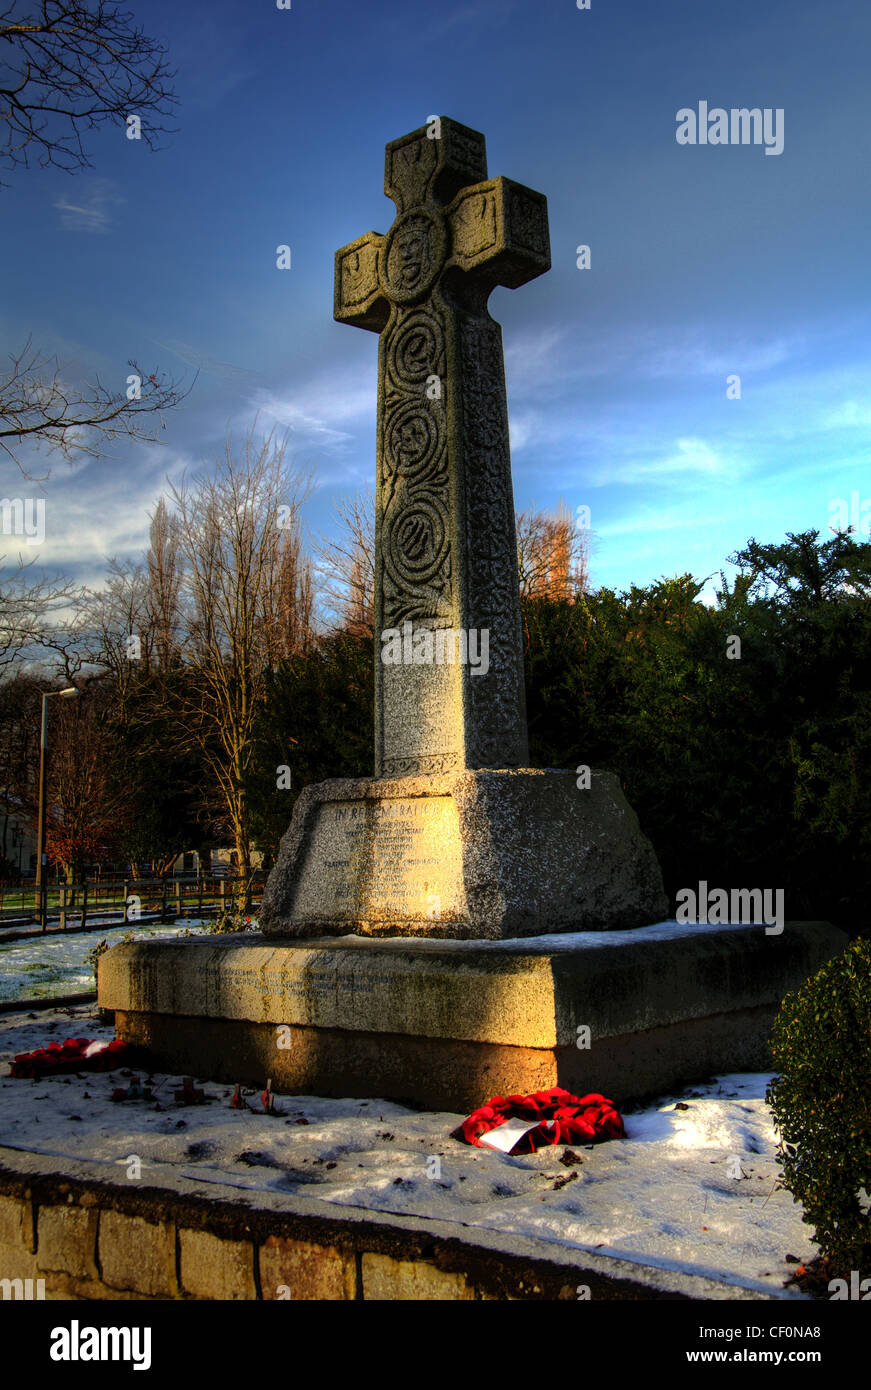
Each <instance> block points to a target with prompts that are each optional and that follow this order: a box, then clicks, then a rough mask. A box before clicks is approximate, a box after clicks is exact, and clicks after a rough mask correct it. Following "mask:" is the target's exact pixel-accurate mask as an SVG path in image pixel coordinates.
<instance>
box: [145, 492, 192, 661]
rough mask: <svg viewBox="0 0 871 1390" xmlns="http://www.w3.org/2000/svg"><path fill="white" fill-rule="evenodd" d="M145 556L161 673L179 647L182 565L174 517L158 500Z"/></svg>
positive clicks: (151, 621)
mask: <svg viewBox="0 0 871 1390" xmlns="http://www.w3.org/2000/svg"><path fill="white" fill-rule="evenodd" d="M149 541H150V544H149V548H148V554H147V556H146V562H145V563H146V566H147V569H148V589H147V595H146V607H147V613H148V626H149V630H150V632H151V634H152V635H153V642H154V648H155V655H156V657H157V662H158V665H159V667H160V669H161V670H164V671H165V670H167V669H168V668H169V666H171V664H172V662H173V660H174V658H175V657H176V656H177V654H178V651H179V645H180V621H181V611H180V610H181V589H182V581H183V578H184V562H183V559H182V556H181V554H180V547H179V534H178V517H176V516H175V515H174V514H173V513H172V512H170V510H169V508H168V507H167V505H166V499H165V498H163V497H161V498H160V499H159V500H158V503H157V506H156V507H155V509H154V511H153V513H152V514H151V528H150V533H149Z"/></svg>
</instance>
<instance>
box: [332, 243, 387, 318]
mask: <svg viewBox="0 0 871 1390" xmlns="http://www.w3.org/2000/svg"><path fill="white" fill-rule="evenodd" d="M383 245H384V237H383V236H380V235H379V233H378V232H367V233H366V235H365V236H361V237H358V238H357V240H356V241H352V242H350V244H349V245H348V246H343V247H342V248H341V250H339V251H337V252H336V278H335V288H334V305H333V317H334V318H335V319H338V321H339V323H352V324H354V325H355V327H357V328H368V329H370V330H371V331H372V332H373V333H380V332H381V331H382V329H383V328H384V327H385V325H386V323H387V319H388V317H389V315H390V305H389V304H388V302H387V300H386V299H385V298H384V294H383V291H382V289H381V285H380V282H379V277H378V271H379V267H380V263H381V252H382V247H383Z"/></svg>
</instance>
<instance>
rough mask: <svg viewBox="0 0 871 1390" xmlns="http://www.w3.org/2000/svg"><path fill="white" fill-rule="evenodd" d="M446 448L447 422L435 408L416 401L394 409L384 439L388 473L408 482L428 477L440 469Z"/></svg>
mask: <svg viewBox="0 0 871 1390" xmlns="http://www.w3.org/2000/svg"><path fill="white" fill-rule="evenodd" d="M443 448H444V426H443V424H442V420H441V417H440V416H439V415H437V414H436V413H435V412H434V411H429V410H427V409H426V408H425V407H424V406H423V405H422V404H419V403H418V402H417V401H408V402H406V403H405V404H404V405H401V406H398V407H397V408H396V409H394V411H393V413H392V415H391V417H390V422H389V424H388V426H387V436H386V440H385V456H386V464H387V471H388V473H389V474H391V475H392V474H399V475H400V476H401V477H403V478H405V480H406V481H407V482H409V483H411V482H414V481H417V480H419V479H422V478H426V477H427V476H429V475H430V474H431V473H434V472H436V471H437V469H438V465H439V462H440V460H441V455H442V451H443Z"/></svg>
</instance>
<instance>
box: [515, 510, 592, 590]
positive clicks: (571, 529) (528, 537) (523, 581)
mask: <svg viewBox="0 0 871 1390" xmlns="http://www.w3.org/2000/svg"><path fill="white" fill-rule="evenodd" d="M589 534H590V533H589V531H587V530H582V529H580V528H579V527H578V526H577V525H576V524H575V519H574V517H573V516H572V513H571V512H570V511H569V509H568V507H567V506H566V505H565V503H564V502H560V504H559V506H558V508H557V510H556V512H547V511H545V512H533V511H525V512H519V513H518V515H517V558H518V568H519V571H520V592H521V594H522V595H523V597H524V598H549V599H561V598H571V597H573V596H574V595H576V594H579V593H582V592H583V590H584V589H585V588H586V587H587V583H588V566H589Z"/></svg>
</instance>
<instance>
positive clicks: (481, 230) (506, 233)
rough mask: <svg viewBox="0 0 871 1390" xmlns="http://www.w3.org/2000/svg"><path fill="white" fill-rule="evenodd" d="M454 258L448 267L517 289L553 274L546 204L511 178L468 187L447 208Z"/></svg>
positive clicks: (545, 200)
mask: <svg viewBox="0 0 871 1390" xmlns="http://www.w3.org/2000/svg"><path fill="white" fill-rule="evenodd" d="M445 213H446V216H447V219H448V222H449V223H450V227H451V237H452V243H453V247H452V254H451V257H450V259H449V260H448V262H447V267H456V268H457V269H459V270H462V271H466V272H467V273H472V272H473V273H474V275H475V279H476V280H478V281H479V282H481V281H483V282H484V284H485V285H487V284H489V286H490V287H491V288H492V287H493V286H495V285H505V286H506V287H507V288H508V289H516V288H517V287H518V286H519V285H525V284H526V282H527V281H528V280H534V279H535V278H536V276H538V275H543V274H544V272H545V271H546V270H549V269H550V234H549V231H548V222H547V199H546V198H545V196H544V194H543V193H536V192H535V191H534V190H533V189H531V188H526V187H525V186H524V185H523V184H521V183H514V182H513V180H512V179H503V178H498V179H489V180H488V181H487V182H486V183H479V184H476V185H475V186H474V187H472V188H464V189H463V190H462V192H461V193H458V194H457V196H456V198H454V200H453V202H452V203H451V204H450V206H449V207H448V208H446V209H445Z"/></svg>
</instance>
